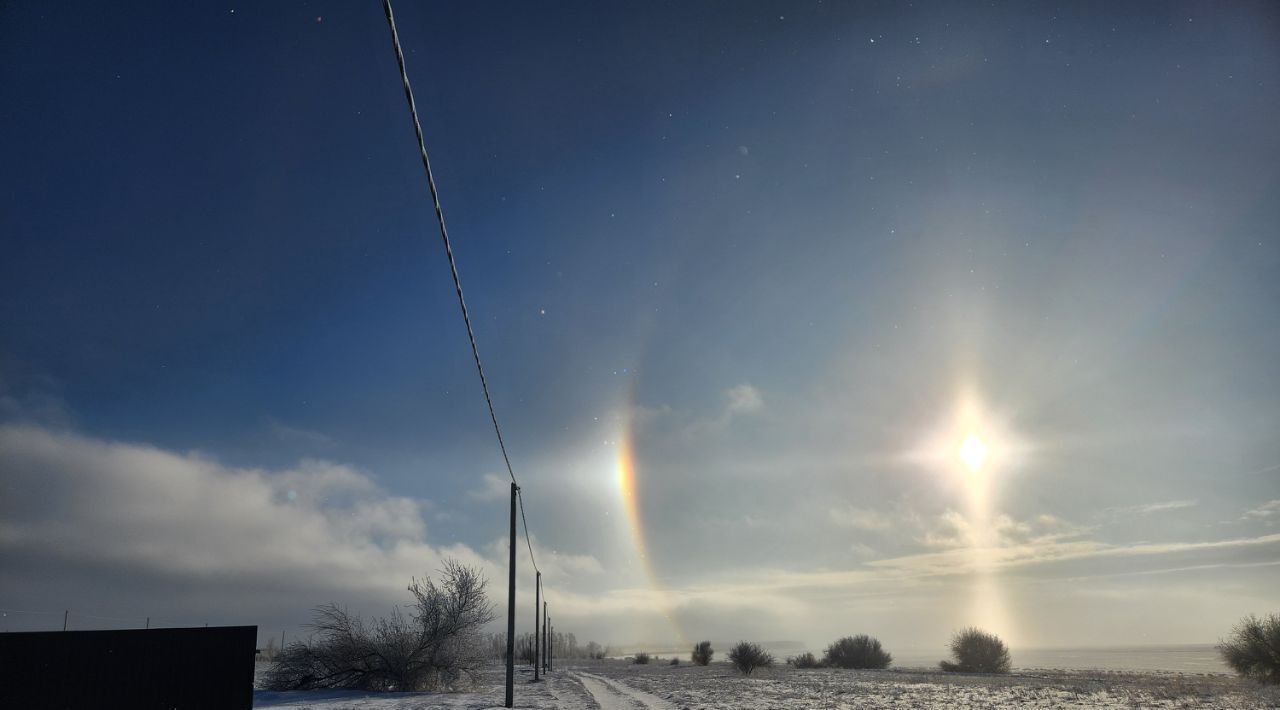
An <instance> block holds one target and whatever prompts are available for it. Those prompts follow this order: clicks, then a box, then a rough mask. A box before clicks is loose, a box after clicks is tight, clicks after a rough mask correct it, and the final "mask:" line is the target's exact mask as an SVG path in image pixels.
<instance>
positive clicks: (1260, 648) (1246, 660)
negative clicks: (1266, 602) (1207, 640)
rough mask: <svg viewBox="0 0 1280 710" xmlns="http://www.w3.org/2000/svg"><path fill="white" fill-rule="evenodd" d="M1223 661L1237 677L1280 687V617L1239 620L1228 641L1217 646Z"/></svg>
mask: <svg viewBox="0 0 1280 710" xmlns="http://www.w3.org/2000/svg"><path fill="white" fill-rule="evenodd" d="M1218 653H1221V654H1222V660H1224V661H1226V663H1227V665H1228V666H1231V669H1232V670H1234V671H1235V672H1236V673H1239V674H1240V675H1242V676H1244V677H1246V678H1252V679H1254V680H1256V681H1258V682H1259V683H1271V684H1275V683H1280V614H1270V615H1268V616H1265V617H1263V618H1258V617H1256V616H1254V615H1252V614H1250V615H1249V616H1246V617H1245V618H1243V619H1241V620H1240V623H1238V624H1236V627H1235V628H1234V629H1232V630H1231V637H1230V638H1228V639H1226V640H1225V641H1222V642H1220V643H1219V644H1218Z"/></svg>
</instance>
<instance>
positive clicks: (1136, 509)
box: [1105, 500, 1197, 516]
mask: <svg viewBox="0 0 1280 710" xmlns="http://www.w3.org/2000/svg"><path fill="white" fill-rule="evenodd" d="M1196 505H1197V501H1194V500H1167V501H1162V502H1159V503H1144V504H1141V505H1128V506H1123V507H1119V508H1107V509H1106V511H1105V512H1107V513H1109V514H1111V515H1116V516H1119V515H1147V514H1150V513H1161V512H1164V511H1167V510H1180V509H1182V508H1192V507H1194V506H1196Z"/></svg>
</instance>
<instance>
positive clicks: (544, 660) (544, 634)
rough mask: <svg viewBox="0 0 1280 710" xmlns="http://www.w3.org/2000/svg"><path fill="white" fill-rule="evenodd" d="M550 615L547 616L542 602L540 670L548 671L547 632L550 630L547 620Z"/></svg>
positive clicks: (545, 605) (545, 607) (545, 606)
mask: <svg viewBox="0 0 1280 710" xmlns="http://www.w3.org/2000/svg"><path fill="white" fill-rule="evenodd" d="M550 618H551V617H549V616H547V603H546V602H542V670H543V671H549V670H551V668H550V667H549V666H548V665H547V633H548V632H549V631H550V630H551V627H550V624H548V623H547V621H548V620H549V619H550Z"/></svg>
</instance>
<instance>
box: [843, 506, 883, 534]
mask: <svg viewBox="0 0 1280 710" xmlns="http://www.w3.org/2000/svg"><path fill="white" fill-rule="evenodd" d="M828 515H829V516H830V518H831V522H832V523H834V524H836V525H837V526H839V527H842V528H852V529H854V530H866V531H868V532H880V531H883V530H888V529H889V528H891V527H893V520H892V519H891V518H890V517H889V516H888V515H887V514H885V513H882V512H880V511H878V510H872V509H870V508H859V507H857V506H853V505H847V506H844V507H840V508H832V509H831V510H830V511H828Z"/></svg>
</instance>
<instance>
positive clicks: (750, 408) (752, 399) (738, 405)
mask: <svg viewBox="0 0 1280 710" xmlns="http://www.w3.org/2000/svg"><path fill="white" fill-rule="evenodd" d="M725 396H726V397H727V398H728V400H729V402H728V404H727V405H726V406H725V413H726V415H728V416H733V415H735V414H752V413H755V412H758V411H760V410H761V409H763V408H764V398H762V397H761V396H760V390H758V389H756V388H755V387H754V386H752V385H750V384H748V383H746V382H744V383H742V384H740V385H734V386H733V387H730V388H729V390H728V391H727V392H725Z"/></svg>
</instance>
